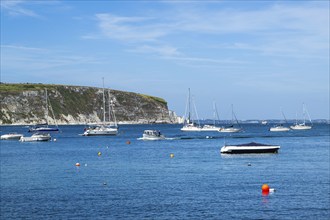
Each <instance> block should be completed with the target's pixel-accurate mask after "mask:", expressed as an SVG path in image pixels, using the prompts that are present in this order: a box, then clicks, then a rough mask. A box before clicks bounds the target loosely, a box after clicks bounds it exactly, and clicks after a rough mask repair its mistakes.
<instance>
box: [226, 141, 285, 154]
mask: <svg viewBox="0 0 330 220" xmlns="http://www.w3.org/2000/svg"><path fill="white" fill-rule="evenodd" d="M279 149H280V146H278V145H268V144H260V143H255V142H251V143H247V144H239V145H225V146H223V147H222V148H221V150H220V152H221V153H222V154H249V153H250V154H252V153H254V154H255V153H277V152H278V150H279Z"/></svg>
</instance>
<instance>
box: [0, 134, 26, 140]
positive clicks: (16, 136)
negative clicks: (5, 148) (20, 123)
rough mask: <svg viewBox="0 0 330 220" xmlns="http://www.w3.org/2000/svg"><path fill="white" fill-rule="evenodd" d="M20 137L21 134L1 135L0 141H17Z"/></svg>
mask: <svg viewBox="0 0 330 220" xmlns="http://www.w3.org/2000/svg"><path fill="white" fill-rule="evenodd" d="M21 137H23V135H22V134H17V133H9V134H3V135H1V140H19V139H20V138H21Z"/></svg>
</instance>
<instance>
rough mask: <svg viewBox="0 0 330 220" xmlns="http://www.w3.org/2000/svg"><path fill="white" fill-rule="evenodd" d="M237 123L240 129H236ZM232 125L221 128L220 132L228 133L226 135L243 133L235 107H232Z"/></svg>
mask: <svg viewBox="0 0 330 220" xmlns="http://www.w3.org/2000/svg"><path fill="white" fill-rule="evenodd" d="M235 122H236V124H237V125H239V127H234V123H235ZM231 123H232V124H231V125H230V126H227V127H224V128H221V129H220V131H219V132H226V133H236V132H240V131H242V127H241V126H240V124H239V123H238V120H237V117H236V114H235V112H234V107H233V105H231Z"/></svg>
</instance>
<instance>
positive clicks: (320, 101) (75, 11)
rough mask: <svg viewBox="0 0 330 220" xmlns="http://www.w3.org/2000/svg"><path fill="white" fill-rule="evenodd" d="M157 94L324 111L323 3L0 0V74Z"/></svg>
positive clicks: (237, 108)
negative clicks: (103, 85)
mask: <svg viewBox="0 0 330 220" xmlns="http://www.w3.org/2000/svg"><path fill="white" fill-rule="evenodd" d="M102 77H104V83H105V86H106V87H107V88H110V89H116V90H123V91H130V92H136V93H141V94H148V95H152V96H157V97H161V98H164V99H165V100H166V101H167V102H168V107H169V109H170V110H173V111H175V112H176V113H177V115H179V116H183V115H184V114H185V109H186V100H187V95H188V88H190V90H191V94H192V99H193V101H194V103H195V106H196V109H197V113H198V116H199V118H213V112H214V110H213V103H214V102H215V103H216V105H217V110H218V113H219V117H220V119H224V120H226V119H230V118H231V105H233V107H234V112H235V114H236V116H237V118H238V119H239V120H247V119H260V120H261V119H283V116H282V113H281V111H283V113H284V114H285V116H286V118H287V119H296V118H298V119H300V118H302V105H303V103H305V105H306V107H307V110H308V112H309V114H310V116H311V118H312V119H329V111H330V110H329V82H330V81H329V1H327V0H324V1H271V0H268V1H260V0H259V1H220V0H219V1H188V0H186V1H184V0H181V1H137V0H136V1H97V0H93V1H92V0H91V1H88V0H84V1H78V0H71V1H70V0H66V1H61V0H54V1H52V0H48V1H34V0H1V82H5V83H47V84H65V85H77V86H93V87H94V86H95V87H102Z"/></svg>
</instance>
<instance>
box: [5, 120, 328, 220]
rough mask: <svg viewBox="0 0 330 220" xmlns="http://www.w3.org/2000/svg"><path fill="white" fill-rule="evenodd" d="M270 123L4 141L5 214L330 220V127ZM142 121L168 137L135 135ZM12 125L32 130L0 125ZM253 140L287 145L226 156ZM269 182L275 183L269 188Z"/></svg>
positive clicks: (70, 129) (79, 129)
mask: <svg viewBox="0 0 330 220" xmlns="http://www.w3.org/2000/svg"><path fill="white" fill-rule="evenodd" d="M268 128H269V126H263V125H259V124H250V125H244V132H242V133H237V134H231V135H230V134H224V133H217V132H215V133H214V132H209V133H206V132H197V133H187V132H185V133H184V132H181V131H180V125H123V126H121V127H120V134H119V135H118V136H114V137H83V136H79V135H78V134H81V133H83V129H84V127H83V126H61V127H60V129H61V133H57V134H53V141H51V142H43V143H40V142H38V143H27V142H24V143H21V142H18V141H1V142H0V143H1V183H0V184H1V202H0V203H1V219H329V216H330V208H329V207H330V186H329V185H330V171H329V169H330V162H329V158H330V154H329V125H326V124H316V125H314V127H313V129H312V130H308V131H290V132H283V133H282V132H279V133H275V132H269V131H268ZM145 129H159V130H161V131H162V133H163V134H164V135H165V136H166V137H168V138H169V139H167V140H162V141H141V140H137V138H139V137H141V136H142V133H143V130H145ZM13 131H16V132H19V133H24V135H26V136H28V135H30V134H28V133H27V128H26V127H22V126H1V134H5V133H8V132H13ZM54 139H56V141H54ZM251 141H255V142H261V143H265V144H277V145H280V146H281V149H280V150H279V153H278V154H259V155H257V154H251V155H247V154H245V155H221V154H220V148H221V147H222V146H223V144H224V143H228V144H241V143H247V142H251ZM129 143H130V144H129ZM171 154H172V157H171V156H170V155H171ZM76 163H79V164H80V166H79V167H77V166H76ZM264 183H267V184H268V185H269V186H270V187H271V188H274V189H275V190H276V191H275V192H274V193H270V194H269V195H262V193H261V186H262V184H264Z"/></svg>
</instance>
